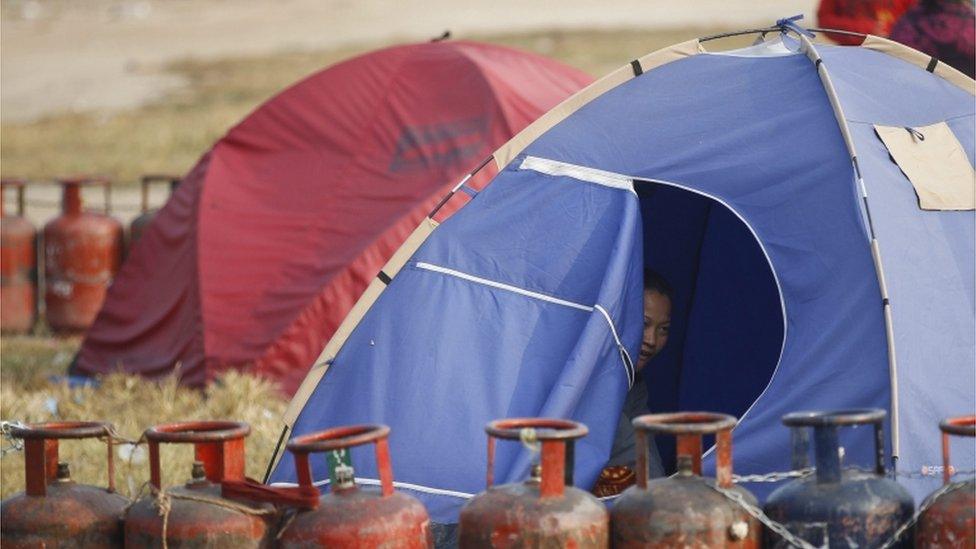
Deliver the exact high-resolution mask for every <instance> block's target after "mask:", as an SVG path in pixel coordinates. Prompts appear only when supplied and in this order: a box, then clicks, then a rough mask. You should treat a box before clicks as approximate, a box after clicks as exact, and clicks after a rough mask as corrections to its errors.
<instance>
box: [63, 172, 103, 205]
mask: <svg viewBox="0 0 976 549" xmlns="http://www.w3.org/2000/svg"><path fill="white" fill-rule="evenodd" d="M58 182H59V183H60V184H61V186H62V187H63V191H62V193H61V211H62V212H63V213H65V214H79V213H81V186H82V185H93V186H95V185H97V186H100V187H102V189H104V197H105V204H104V209H103V213H104V214H105V215H108V214H109V212H110V211H111V209H112V208H111V203H112V180H111V179H109V178H107V177H102V176H89V175H76V176H71V177H62V178H61V179H59V180H58Z"/></svg>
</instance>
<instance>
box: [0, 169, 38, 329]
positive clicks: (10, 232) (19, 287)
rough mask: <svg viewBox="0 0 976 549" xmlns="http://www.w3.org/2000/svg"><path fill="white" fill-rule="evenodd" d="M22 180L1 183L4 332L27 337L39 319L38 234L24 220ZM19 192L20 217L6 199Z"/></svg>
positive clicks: (0, 319) (0, 312) (0, 313)
mask: <svg viewBox="0 0 976 549" xmlns="http://www.w3.org/2000/svg"><path fill="white" fill-rule="evenodd" d="M24 185H25V181H24V180H22V179H3V180H0V332H3V333H5V334H26V333H27V332H29V331H30V329H31V328H33V327H34V321H35V320H36V319H37V230H36V229H35V228H34V225H33V224H32V223H31V222H30V221H28V220H27V218H26V217H24ZM7 188H15V189H17V215H7V211H6V209H5V208H4V204H3V198H4V195H5V194H6V190H7Z"/></svg>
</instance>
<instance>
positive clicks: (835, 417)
mask: <svg viewBox="0 0 976 549" xmlns="http://www.w3.org/2000/svg"><path fill="white" fill-rule="evenodd" d="M885 415H886V414H885V411H884V410H879V409H868V410H839V411H831V412H795V413H792V414H787V415H785V416H783V424H784V425H786V426H787V427H790V428H791V429H794V430H797V429H804V430H805V429H809V428H812V429H813V446H814V456H815V460H816V474H814V475H811V476H809V477H806V478H800V479H796V480H794V481H792V482H790V483H788V484H786V485H784V486H781V487H779V488H778V489H777V490H776V491H774V492H773V493H772V494H770V496H769V499H767V500H766V506H765V511H766V514H767V515H768V516H769V517H770V518H771V519H773V520H775V521H777V522H780V523H782V524H783V525H784V526H786V528H787V529H788V530H789V531H790V532H791V533H793V534H794V535H796V536H798V537H800V538H803V539H804V540H806V541H807V542H809V543H811V544H813V545H814V546H818V547H820V546H829V547H877V546H879V545H881V544H882V543H884V542H885V541H886V540H888V539H889V538H890V537H891V536H892V535H894V533H895V532H896V531H897V530H898V528H899V527H900V526H901V525H902V524H904V523H905V522H906V521H908V520H909V519H911V518H912V515H913V514H914V511H915V502H914V500H913V499H912V497H911V495H910V494H909V493H908V491H907V490H905V488H903V487H902V486H901V485H900V484H898V483H897V482H895V481H893V480H889V479H887V478H885V474H886V472H885V465H884V462H885V449H884V448H885V447H884V426H883V425H884V419H885ZM857 425H872V426H873V427H874V433H873V434H874V437H873V438H874V445H875V446H874V449H875V454H874V455H875V463H874V469H873V470H867V471H865V470H862V469H856V468H853V467H850V468H842V467H841V452H840V443H839V438H838V429H839V428H841V427H852V426H857ZM793 441H794V444H802V445H803V448H800V449H797V448H794V458H793V463H794V466H800V467H805V466H806V463H805V462H804V461H805V460H806V456H805V455H801V454H802V450H803V449H805V447H806V443H805V437H803V436H794V437H793ZM911 545H912V532H911V530H909V531H907V532H905V533H904V535H902V536H901V538H900V539H899V540H898V541H897V543H896V544H895V545H893V547H911ZM766 546H767V547H771V548H779V547H788V546H789V545H787V542H786V541H785V540H783V539H782V538H780V536H779V535H777V534H775V533H774V532H772V531H770V530H767V532H766Z"/></svg>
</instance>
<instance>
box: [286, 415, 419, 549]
mask: <svg viewBox="0 0 976 549" xmlns="http://www.w3.org/2000/svg"><path fill="white" fill-rule="evenodd" d="M389 434H390V428H389V427H387V426H385V425H352V426H347V427H336V428H334V429H328V430H325V431H320V432H317V433H312V434H308V435H303V436H299V437H295V438H294V439H292V440H291V442H289V443H288V450H289V451H291V453H292V454H293V455H294V456H295V471H296V472H297V474H298V484H299V487H300V488H304V489H306V490H307V489H309V488H311V487H313V486H314V483H313V481H312V471H311V469H310V467H309V460H308V458H309V454H312V453H317V452H339V451H343V450H345V449H347V448H351V447H353V446H360V445H363V444H367V443H370V442H372V443H374V444H375V453H376V466H377V470H378V471H379V477H380V490H379V493H377V492H375V491H365V490H361V489H359V488H358V487H357V486H356V483H355V480H354V476H353V469H352V467H351V466H348V465H339V466H337V467H336V469H335V478H336V481H335V484H334V485H332V486H331V489H330V491H329V493H327V494H325V495H323V496H322V497H321V499H319V503H318V507H317V508H316V509H312V510H304V511H298V512H297V513H296V514H295V515H294V517H293V518H288V519H286V520H290V522H289V523H288V526H287V527H286V528H285V529H284V530H283V531H282V532H281V534H280V535H279V545H280V546H281V547H338V548H343V547H388V548H390V549H393V548H402V549H410V548H422V547H433V541H432V538H431V532H430V517H428V516H427V510H426V509H425V508H424V506H423V504H421V503H420V502H419V501H417V500H416V499H414V498H412V497H410V496H408V495H406V494H403V493H400V492H395V491H394V490H393V468H392V466H391V465H390V450H389V446H388V443H387V437H388V436H389Z"/></svg>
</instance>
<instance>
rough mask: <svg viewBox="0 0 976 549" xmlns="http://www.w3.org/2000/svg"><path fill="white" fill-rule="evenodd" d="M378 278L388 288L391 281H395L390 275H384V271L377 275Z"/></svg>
mask: <svg viewBox="0 0 976 549" xmlns="http://www.w3.org/2000/svg"><path fill="white" fill-rule="evenodd" d="M376 278H378V279H380V282H382V283H383V284H386V285H387V286H389V285H390V281H392V280H393V279H392V278H390V275H388V274H386V273H384V272H383V271H380V274H378V275H376Z"/></svg>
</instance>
